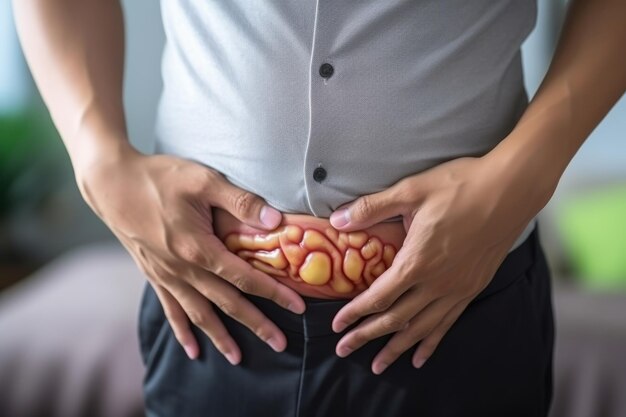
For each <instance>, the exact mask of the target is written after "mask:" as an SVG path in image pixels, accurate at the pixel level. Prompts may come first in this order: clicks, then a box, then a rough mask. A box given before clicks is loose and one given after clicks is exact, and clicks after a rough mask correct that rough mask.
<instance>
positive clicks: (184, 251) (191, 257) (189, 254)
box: [177, 243, 204, 264]
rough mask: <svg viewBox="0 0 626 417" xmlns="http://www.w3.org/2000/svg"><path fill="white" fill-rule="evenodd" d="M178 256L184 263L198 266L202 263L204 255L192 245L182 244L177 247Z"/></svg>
mask: <svg viewBox="0 0 626 417" xmlns="http://www.w3.org/2000/svg"><path fill="white" fill-rule="evenodd" d="M177 254H178V256H179V257H180V258H181V259H183V260H184V261H186V262H189V263H192V264H200V263H202V262H203V261H204V255H203V254H202V251H201V250H200V248H198V246H197V245H196V244H194V243H184V244H181V245H180V246H179V247H178V251H177Z"/></svg>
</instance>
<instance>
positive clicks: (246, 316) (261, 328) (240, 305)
mask: <svg viewBox="0 0 626 417" xmlns="http://www.w3.org/2000/svg"><path fill="white" fill-rule="evenodd" d="M192 276H193V281H192V285H193V286H194V287H195V288H196V289H197V291H198V292H200V294H202V295H203V296H204V297H206V298H207V299H209V300H211V301H212V302H213V303H214V304H215V305H216V306H217V307H218V308H219V309H220V310H222V311H223V312H224V313H225V314H227V315H228V316H230V317H232V318H233V319H235V320H237V321H238V322H239V323H241V324H243V325H244V326H246V327H247V328H248V329H250V330H251V331H252V332H253V333H254V334H256V335H257V337H259V338H260V339H261V340H263V341H264V342H265V343H267V344H268V345H269V346H270V347H271V348H272V349H273V350H275V351H276V352H281V351H283V350H284V349H285V347H286V346H287V338H286V337H285V334H284V333H283V332H282V331H281V330H280V328H279V327H278V326H276V324H275V323H274V322H272V321H271V320H270V319H269V318H267V316H265V314H263V313H262V312H261V310H259V309H258V307H257V306H255V305H254V304H253V303H252V302H251V301H250V300H248V299H247V298H245V297H244V296H243V295H242V294H241V293H240V292H239V291H238V290H237V289H236V288H234V287H233V286H232V285H230V284H228V283H226V282H225V281H223V280H222V279H220V278H219V277H217V276H215V275H213V274H211V273H210V272H206V271H200V270H199V271H198V273H197V274H192Z"/></svg>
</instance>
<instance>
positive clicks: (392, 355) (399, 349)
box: [372, 298, 450, 374]
mask: <svg viewBox="0 0 626 417" xmlns="http://www.w3.org/2000/svg"><path fill="white" fill-rule="evenodd" d="M449 303H450V301H449V300H448V299H445V298H440V299H438V300H436V301H434V302H432V303H431V304H429V305H428V306H427V307H426V308H425V309H424V310H422V311H421V312H420V313H419V314H417V315H416V316H415V317H413V318H411V320H410V321H409V325H408V326H407V328H406V329H404V330H402V331H399V332H397V333H396V334H394V335H393V336H392V337H391V339H389V341H388V342H387V344H386V345H385V347H383V348H382V349H381V350H380V352H378V354H377V355H376V357H375V358H374V360H373V361H372V372H374V373H375V374H381V373H382V372H383V371H384V370H385V369H387V367H388V366H389V365H391V364H392V363H393V362H395V361H396V360H397V359H398V358H399V357H400V356H401V355H402V354H403V353H404V352H406V351H407V350H408V349H409V348H411V346H413V345H415V344H416V343H417V342H419V341H420V340H422V339H423V338H424V337H426V336H427V335H428V334H429V333H430V332H431V331H432V330H433V329H434V328H435V327H436V326H437V325H438V324H439V323H440V322H441V320H442V319H443V317H444V316H445V314H446V313H447V312H448V311H449V308H450V307H449V306H448V304H449Z"/></svg>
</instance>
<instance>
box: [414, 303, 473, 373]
mask: <svg viewBox="0 0 626 417" xmlns="http://www.w3.org/2000/svg"><path fill="white" fill-rule="evenodd" d="M467 304H468V303H467V302H461V303H459V304H457V305H456V306H455V307H454V308H453V309H452V310H450V312H449V313H448V314H447V315H446V316H445V317H444V319H443V320H442V321H441V323H439V325H438V326H437V327H436V328H435V329H434V330H433V331H432V332H431V333H430V334H429V335H428V336H426V337H425V338H424V339H423V340H422V341H421V342H420V344H419V346H418V347H417V349H416V350H415V353H414V354H413V358H412V359H411V362H412V364H413V366H415V367H416V368H421V367H422V365H424V363H425V362H426V361H427V360H428V359H429V358H430V357H431V356H432V354H433V353H434V352H435V350H436V349H437V346H439V343H440V342H441V340H442V339H443V337H444V336H445V335H446V333H448V330H450V327H452V325H453V324H454V323H456V321H457V319H458V318H459V317H460V316H461V314H462V313H463V311H464V310H465V307H466V306H467Z"/></svg>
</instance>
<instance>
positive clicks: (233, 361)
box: [224, 352, 238, 365]
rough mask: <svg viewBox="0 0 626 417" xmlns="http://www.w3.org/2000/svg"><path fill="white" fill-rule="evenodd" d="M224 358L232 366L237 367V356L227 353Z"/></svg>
mask: <svg viewBox="0 0 626 417" xmlns="http://www.w3.org/2000/svg"><path fill="white" fill-rule="evenodd" d="M224 356H225V357H226V359H227V360H228V362H230V364H231V365H237V363H238V362H237V358H236V357H235V354H234V353H233V352H228V353H225V354H224Z"/></svg>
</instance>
